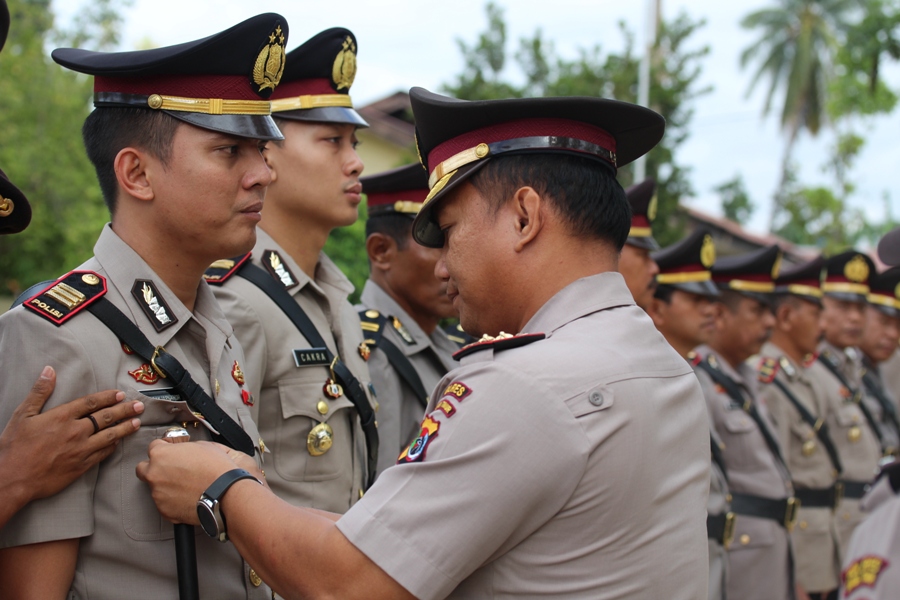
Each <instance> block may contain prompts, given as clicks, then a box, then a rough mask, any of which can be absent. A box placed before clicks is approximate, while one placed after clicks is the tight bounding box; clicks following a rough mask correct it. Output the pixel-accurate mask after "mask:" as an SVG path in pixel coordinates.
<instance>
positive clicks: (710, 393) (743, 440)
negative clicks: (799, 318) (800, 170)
mask: <svg viewBox="0 0 900 600" xmlns="http://www.w3.org/2000/svg"><path fill="white" fill-rule="evenodd" d="M780 262H781V250H779V248H778V246H768V247H765V248H761V249H759V250H756V251H754V252H750V253H747V254H743V255H739V256H729V257H725V258H720V259H718V260H716V263H715V265H713V268H712V278H713V281H714V282H715V283H716V285H717V286H718V288H719V290H720V292H721V295H720V297H719V302H718V303H717V304H716V317H715V324H716V326H715V330H714V333H713V335H712V337H711V338H710V341H709V344H708V345H704V346H700V347H699V348H697V350H696V357H695V359H694V362H695V365H696V366H695V371H696V373H697V377H698V378H699V379H700V387H701V388H703V393H704V396H705V397H706V403H707V407H708V409H709V413H710V417H711V418H712V422H713V426H714V428H715V431H716V433H717V434H718V437H719V440H720V441H721V443H722V446H721V450H722V458H723V460H724V463H725V470H726V473H727V474H728V484H729V489H730V491H731V497H732V503H731V509H732V510H733V511H734V513H735V514H736V515H737V518H736V522H735V529H734V542H733V543H732V544H731V546H730V547H729V549H728V562H729V571H728V584H727V596H728V597H729V598H742V599H754V598H759V599H767V600H772V599H774V598H778V599H785V598H793V597H794V584H793V564H792V559H791V544H790V538H789V536H788V531H789V529H790V528H791V527H793V524H794V521H795V519H796V509H797V504H796V499H795V498H794V497H793V487H792V485H791V477H790V473H789V472H788V469H787V466H786V464H785V460H784V455H783V452H782V449H781V446H780V444H779V443H778V440H777V439H776V437H775V433H774V431H773V429H772V426H771V423H770V422H769V417H768V411H767V409H766V406H765V404H764V403H762V402H761V401H760V400H759V392H758V388H757V379H756V372H755V370H754V369H753V368H752V367H751V366H750V365H748V364H746V363H745V362H744V361H746V360H747V359H748V358H750V357H751V356H752V355H754V354H756V353H757V352H759V350H760V348H761V347H762V345H763V344H764V343H765V341H766V340H767V339H768V337H769V335H770V334H771V332H772V327H773V325H774V322H775V319H774V317H773V316H772V312H771V309H770V302H771V295H772V292H773V290H774V288H775V284H774V282H773V280H774V278H775V277H776V276H777V275H778V268H779V264H780Z"/></svg>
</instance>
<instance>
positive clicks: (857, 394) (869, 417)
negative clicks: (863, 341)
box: [818, 354, 885, 452]
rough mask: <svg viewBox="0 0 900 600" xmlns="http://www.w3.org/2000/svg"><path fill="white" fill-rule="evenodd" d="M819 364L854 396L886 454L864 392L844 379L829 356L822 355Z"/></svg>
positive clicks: (881, 437)
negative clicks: (863, 396)
mask: <svg viewBox="0 0 900 600" xmlns="http://www.w3.org/2000/svg"><path fill="white" fill-rule="evenodd" d="M818 360H819V362H820V363H822V364H823V365H824V366H825V368H826V369H828V370H829V371H830V372H831V374H832V375H834V376H835V377H837V380H838V381H840V382H841V385H843V386H844V387H845V388H847V390H848V391H849V392H850V393H851V394H852V398H853V403H854V404H856V405H857V406H859V410H860V411H862V414H863V416H864V417H865V418H866V423H868V424H869V429H871V430H872V432H873V433H874V434H875V437H877V438H878V445H879V446H881V451H882V452H884V450H885V448H884V436H883V435H882V433H881V429H880V428H879V427H878V423H876V422H875V416H874V415H873V414H872V411H871V410H869V407H868V406H866V405H865V403H864V402H863V401H862V392H861V391H860V390H858V389H856V388H854V387H853V386H852V385H850V382H849V381H847V378H846V377H844V374H843V373H841V372H840V370H839V369H838V368H837V365H836V364H834V363H833V362H831V359H830V358H828V357H827V356H825V355H823V354H820V355H819V358H818Z"/></svg>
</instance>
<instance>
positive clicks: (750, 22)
mask: <svg viewBox="0 0 900 600" xmlns="http://www.w3.org/2000/svg"><path fill="white" fill-rule="evenodd" d="M858 6H859V0H776V6H773V7H771V8H764V9H762V10H758V11H756V12H753V13H750V14H749V15H747V16H746V17H744V19H743V20H742V21H741V26H742V27H744V28H745V29H752V30H755V31H759V32H760V36H759V39H758V40H757V41H756V42H755V43H753V44H752V45H751V46H749V47H747V48H746V49H745V50H744V52H743V53H742V54H741V66H742V67H746V66H747V65H748V64H750V63H751V62H757V63H758V66H757V67H756V72H755V73H754V75H753V79H752V80H751V81H750V86H749V88H748V91H747V94H748V95H749V94H750V93H751V92H752V91H753V89H754V88H755V87H756V84H757V83H759V81H760V80H762V79H763V78H765V77H768V79H769V89H768V92H767V93H766V102H765V106H764V107H763V115H764V116H765V115H767V114H768V113H769V110H770V109H771V108H772V103H773V100H774V98H775V94H776V92H778V91H779V90H782V89H783V90H784V106H783V107H782V109H781V126H782V128H783V129H784V131H785V133H786V134H787V143H786V145H785V149H784V155H783V157H782V161H781V181H780V182H779V185H778V189H777V190H776V191H775V197H774V205H773V207H772V214H771V216H770V219H769V229H770V230H771V229H773V227H774V225H775V219H776V218H777V217H778V216H779V215H780V213H781V212H782V211H783V208H784V207H783V204H784V196H783V193H782V192H783V188H784V185H785V184H786V182H787V180H788V171H789V169H790V161H791V155H792V152H793V149H794V144H795V142H796V141H797V136H798V134H799V133H800V130H801V129H806V130H807V131H808V132H809V133H811V134H812V135H816V134H817V133H818V132H819V129H820V128H821V126H822V125H823V123H824V121H825V100H826V87H827V83H828V79H829V78H830V77H831V66H832V62H833V60H832V59H833V57H834V55H835V52H836V50H837V42H836V39H837V36H838V34H839V33H840V32H841V31H842V30H843V29H844V27H845V20H846V18H847V16H848V13H850V11H852V10H853V9H854V8H857V7H858Z"/></svg>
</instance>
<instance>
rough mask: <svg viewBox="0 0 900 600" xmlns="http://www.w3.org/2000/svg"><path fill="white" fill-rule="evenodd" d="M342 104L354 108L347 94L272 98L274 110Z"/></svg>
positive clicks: (305, 108) (343, 106) (344, 106)
mask: <svg viewBox="0 0 900 600" xmlns="http://www.w3.org/2000/svg"><path fill="white" fill-rule="evenodd" d="M332 106H340V107H342V108H353V101H352V100H351V99H350V96H349V95H347V94H320V95H318V96H294V97H292V98H279V99H278V100H272V112H284V111H286V110H309V109H310V108H329V107H332Z"/></svg>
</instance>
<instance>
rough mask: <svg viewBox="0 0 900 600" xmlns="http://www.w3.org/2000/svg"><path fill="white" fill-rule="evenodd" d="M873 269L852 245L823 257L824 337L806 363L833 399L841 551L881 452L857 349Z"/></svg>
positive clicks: (858, 518)
mask: <svg viewBox="0 0 900 600" xmlns="http://www.w3.org/2000/svg"><path fill="white" fill-rule="evenodd" d="M874 269H875V266H874V264H872V261H871V259H870V258H869V257H867V256H865V255H864V254H860V253H859V252H856V251H854V250H849V251H847V252H842V253H840V254H837V255H835V256H832V257H830V258H829V259H827V260H826V262H825V269H824V270H823V273H822V292H823V297H822V328H823V340H822V341H821V342H820V343H819V355H818V358H817V360H816V361H815V362H814V364H813V365H811V366H810V367H809V369H810V370H809V373H810V378H811V379H813V380H815V381H817V382H819V383H820V384H821V386H822V388H823V389H824V391H823V393H824V394H825V395H826V401H827V402H830V403H832V404H835V405H836V408H835V410H834V411H833V412H834V414H835V417H834V420H833V421H829V422H828V427H829V430H830V432H831V437H832V439H833V440H834V443H835V445H836V446H837V451H838V455H839V456H840V459H841V465H842V466H843V473H842V475H841V483H842V485H843V499H842V500H841V504H840V507H839V508H838V514H837V518H838V532H839V534H840V540H841V556H842V557H843V556H845V555H846V550H847V544H849V542H850V537H851V535H852V534H853V530H854V529H855V528H856V526H857V525H858V524H859V523H860V521H862V517H863V515H862V513H861V512H860V510H859V501H860V499H861V498H862V496H863V494H864V493H865V487H866V485H867V484H868V482H869V480H871V478H872V474H873V473H874V472H875V469H876V467H877V465H878V461H879V460H880V459H881V456H882V447H881V442H880V439H879V437H878V429H877V426H876V424H875V421H874V417H873V414H872V412H871V410H870V408H869V405H868V401H866V400H865V398H864V396H865V394H864V393H863V390H862V381H861V375H862V365H861V364H860V355H859V353H858V351H857V350H856V346H857V345H858V344H859V342H860V340H861V337H862V327H863V322H864V315H865V313H864V309H865V303H866V297H867V296H868V293H869V285H868V281H869V274H870V273H872V272H874Z"/></svg>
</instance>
